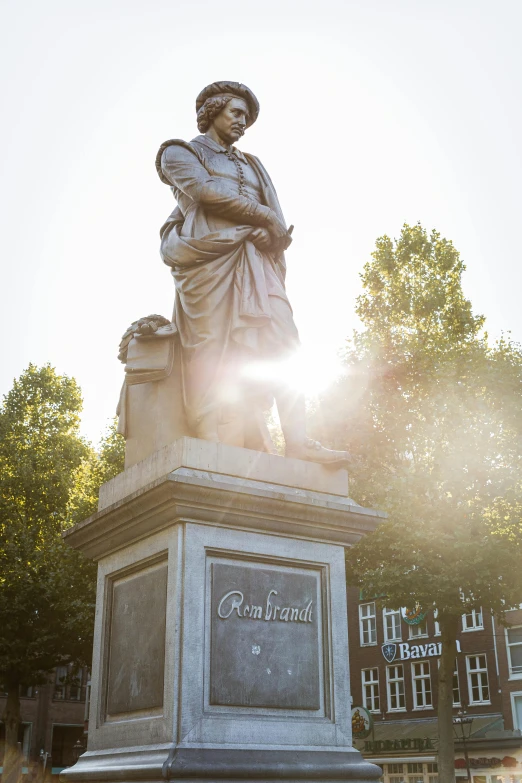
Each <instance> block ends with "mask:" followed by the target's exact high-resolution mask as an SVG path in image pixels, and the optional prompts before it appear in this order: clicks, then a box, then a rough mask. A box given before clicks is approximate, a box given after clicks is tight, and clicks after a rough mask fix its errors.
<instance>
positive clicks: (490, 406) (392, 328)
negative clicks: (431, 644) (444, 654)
mask: <svg viewBox="0 0 522 783" xmlns="http://www.w3.org/2000/svg"><path fill="white" fill-rule="evenodd" d="M372 258H373V260H372V261H369V262H368V263H367V264H366V265H365V267H364V272H363V275H362V280H363V284H364V292H363V294H362V295H361V296H360V297H359V299H358V303H357V312H358V315H359V317H360V318H361V321H362V323H363V326H364V330H363V331H360V332H358V333H356V334H355V335H354V339H353V340H352V341H351V342H350V344H349V346H348V349H347V352H346V366H347V367H346V369H347V375H346V377H345V378H344V379H343V380H342V381H341V382H339V383H338V384H337V386H336V387H335V388H334V389H333V390H331V391H330V393H329V394H328V395H327V396H326V397H325V399H323V400H322V406H321V410H322V412H323V413H322V421H321V422H320V426H321V428H322V430H323V432H324V431H325V430H326V435H327V437H328V439H329V441H330V442H331V443H332V444H333V445H335V446H336V447H338V448H348V449H349V450H350V451H351V452H352V454H353V455H354V465H353V469H352V471H351V474H352V475H351V480H352V484H351V486H352V494H353V496H354V497H355V499H356V500H357V501H358V502H360V503H362V504H363V505H368V506H376V507H378V508H382V509H385V510H386V511H388V513H389V521H388V522H386V523H384V524H382V525H381V526H380V528H379V529H378V530H377V531H376V532H375V533H374V534H372V535H370V536H367V537H366V538H365V539H363V540H362V541H361V542H360V543H359V544H358V545H357V546H356V547H354V548H353V549H352V550H350V551H349V553H348V555H347V562H348V574H349V576H348V578H349V580H350V582H351V583H352V584H358V585H360V586H362V587H364V589H365V591H366V593H367V594H383V593H384V594H386V596H387V598H386V604H387V605H388V606H390V607H396V608H398V607H400V606H404V605H412V604H414V603H415V602H417V601H418V602H420V603H421V604H422V606H423V607H425V608H428V607H429V606H432V605H435V606H437V607H438V609H439V612H440V613H443V614H445V615H448V616H453V615H460V614H462V613H463V612H464V611H469V609H471V608H473V607H477V606H479V605H482V606H484V607H489V608H491V610H492V611H494V612H495V613H496V614H497V615H498V616H500V617H501V618H502V615H503V609H504V607H505V606H509V605H512V604H515V603H517V604H518V603H519V602H520V596H521V595H522V569H520V566H519V564H520V559H521V555H522V522H521V519H522V514H521V512H522V483H521V476H522V472H521V467H522V464H521V462H522V460H521V453H522V450H521V445H522V418H521V416H520V410H521V403H522V351H521V348H520V346H519V345H517V344H515V343H513V342H511V341H510V340H509V339H508V338H506V337H503V338H502V339H501V340H499V341H497V342H496V343H495V344H493V345H489V343H488V339H487V335H485V334H483V333H482V327H483V324H484V318H483V317H482V316H475V315H474V314H473V312H472V308H471V304H470V302H469V301H468V300H467V299H466V298H465V296H464V294H463V291H462V287H461V276H462V272H463V271H464V268H465V267H464V265H463V263H462V261H461V259H460V257H459V254H458V252H457V251H456V250H455V248H454V247H453V245H452V244H451V242H449V241H447V240H445V239H442V238H441V237H440V235H439V234H438V233H437V232H435V231H434V232H432V234H431V236H428V235H427V233H426V231H425V230H424V229H423V228H422V227H421V226H420V225H417V226H413V227H410V226H407V225H405V226H404V227H403V231H402V234H401V236H400V238H399V240H398V241H396V242H395V243H394V242H392V241H391V240H390V239H389V238H388V237H382V238H380V239H379V240H378V241H377V247H376V250H375V252H374V253H373V256H372Z"/></svg>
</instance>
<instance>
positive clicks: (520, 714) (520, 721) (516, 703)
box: [511, 692, 522, 730]
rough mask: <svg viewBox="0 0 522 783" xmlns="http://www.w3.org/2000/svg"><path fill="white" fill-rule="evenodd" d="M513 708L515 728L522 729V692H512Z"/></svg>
mask: <svg viewBox="0 0 522 783" xmlns="http://www.w3.org/2000/svg"><path fill="white" fill-rule="evenodd" d="M511 710H512V712H513V728H514V729H519V730H520V729H522V692H519V693H512V694H511Z"/></svg>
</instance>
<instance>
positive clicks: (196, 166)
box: [157, 136, 299, 427]
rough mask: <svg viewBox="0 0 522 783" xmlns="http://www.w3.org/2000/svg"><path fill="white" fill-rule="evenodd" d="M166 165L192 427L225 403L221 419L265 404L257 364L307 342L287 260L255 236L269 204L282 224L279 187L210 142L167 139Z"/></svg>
mask: <svg viewBox="0 0 522 783" xmlns="http://www.w3.org/2000/svg"><path fill="white" fill-rule="evenodd" d="M234 155H235V156H236V158H237V161H239V162H240V164H241V169H242V171H243V173H244V184H243V186H242V193H243V194H244V195H240V192H239V188H238V166H237V163H236V162H234V159H233V156H234ZM157 165H158V173H159V174H160V177H161V179H162V180H163V181H164V182H168V183H169V184H170V185H171V186H172V191H173V193H174V196H175V198H176V200H177V202H178V207H177V208H176V209H175V210H174V212H173V213H172V215H171V216H170V217H169V219H168V220H167V222H166V223H165V225H164V226H163V228H162V231H161V234H162V240H161V255H162V258H163V260H164V262H165V263H166V264H168V265H169V266H170V267H171V269H172V274H173V277H174V281H175V285H176V298H175V305H174V316H173V321H174V322H175V324H176V327H177V330H178V333H179V339H180V343H181V357H182V382H183V397H184V404H185V411H186V416H187V419H188V422H189V423H190V425H191V426H193V427H194V426H197V424H198V422H199V421H200V420H201V417H202V416H204V415H205V414H207V413H209V412H210V411H212V410H214V409H215V408H216V407H218V408H219V410H220V416H221V419H222V420H223V417H224V418H225V419H226V416H227V411H229V412H230V411H234V410H237V408H238V407H243V408H245V406H246V407H250V408H252V409H254V408H255V409H257V410H259V409H262V408H266V407H267V406H269V405H270V397H271V391H272V389H270V387H267V388H266V394H260V384H259V380H256V382H255V391H251V390H250V389H249V383H248V377H249V367H250V368H251V366H252V363H255V362H259V361H261V362H263V361H265V360H277V359H280V358H283V357H285V356H287V355H289V354H290V353H291V352H293V351H295V350H296V348H297V347H298V345H299V338H298V333H297V329H296V327H295V324H294V321H293V316H292V309H291V306H290V303H289V301H288V297H287V295H286V291H285V284H284V277H285V266H284V258H283V255H282V254H274V253H272V252H270V251H261V250H259V249H257V248H256V247H255V246H254V244H253V243H252V241H251V240H250V237H251V235H252V232H253V231H255V230H256V229H255V226H256V225H262V216H263V213H265V214H266V211H267V209H266V208H267V207H268V208H270V209H271V210H273V211H274V212H276V214H277V215H278V216H279V217H280V219H281V220H282V219H283V216H282V213H281V208H280V206H279V203H278V200H277V196H276V192H275V189H274V187H273V185H272V183H271V181H270V178H269V176H268V174H267V172H266V171H265V169H264V167H263V166H262V164H261V163H260V162H259V161H258V160H257V158H255V157H253V156H252V155H246V154H243V153H241V152H240V151H239V150H237V149H235V148H232V150H231V151H230V152H229V153H228V154H227V151H226V150H225V149H224V148H222V147H220V146H219V144H217V143H216V142H214V141H213V140H212V139H210V138H208V137H207V136H198V137H196V138H195V139H193V140H192V141H191V142H190V143H186V142H183V141H179V140H172V141H169V142H166V143H165V144H164V145H162V147H161V148H160V151H159V153H158V158H157ZM253 388H254V387H253V386H252V389H253Z"/></svg>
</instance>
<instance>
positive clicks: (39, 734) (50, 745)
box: [0, 666, 88, 780]
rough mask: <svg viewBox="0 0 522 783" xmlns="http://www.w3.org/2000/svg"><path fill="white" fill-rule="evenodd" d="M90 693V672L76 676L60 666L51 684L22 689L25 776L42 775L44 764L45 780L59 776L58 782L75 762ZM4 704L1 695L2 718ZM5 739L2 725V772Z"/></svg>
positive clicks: (0, 731)
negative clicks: (62, 771) (66, 769)
mask: <svg viewBox="0 0 522 783" xmlns="http://www.w3.org/2000/svg"><path fill="white" fill-rule="evenodd" d="M87 693H88V672H87V670H86V669H84V670H81V671H80V672H79V673H77V674H76V676H74V677H73V676H72V672H71V670H70V669H69V668H68V667H66V666H60V667H58V668H57V669H56V670H55V672H54V675H53V676H52V677H51V678H50V682H49V683H48V684H46V685H39V686H37V687H29V688H22V689H21V692H20V696H21V698H20V709H21V717H22V726H21V730H20V735H19V741H20V745H21V749H22V754H23V762H22V763H23V767H22V771H23V772H24V773H26V774H28V773H31V774H30V777H33V773H34V775H36V773H37V772H40V773H42V772H43V768H44V765H45V772H46V777H49V776H50V775H51V776H56V777H55V779H56V780H57V779H58V778H57V776H58V774H59V773H60V772H61V770H62V769H63V768H64V767H67V766H70V765H71V764H73V763H74V762H75V760H76V755H77V753H78V750H79V747H78V745H77V743H78V741H80V742H81V743H82V745H83V746H85V727H86V725H85V720H86V696H87ZM5 702H6V696H5V694H3V693H0V716H1V715H3V713H4V709H5ZM4 738H5V728H4V725H3V724H2V723H0V772H1V763H2V759H3V754H4V747H3V746H4ZM75 745H77V746H76V748H75V747H74V746H75Z"/></svg>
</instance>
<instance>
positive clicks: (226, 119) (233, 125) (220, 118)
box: [212, 98, 248, 144]
mask: <svg viewBox="0 0 522 783" xmlns="http://www.w3.org/2000/svg"><path fill="white" fill-rule="evenodd" d="M247 119H248V106H247V103H246V101H244V100H243V98H232V99H231V100H230V101H229V102H228V103H227V105H226V106H225V108H224V109H221V111H220V112H219V114H217V115H216V116H215V117H214V120H213V122H212V127H213V128H214V130H215V131H216V133H217V134H218V136H220V137H221V138H222V139H223V141H225V142H226V143H227V144H234V143H235V142H236V141H237V140H238V139H240V138H241V136H242V135H243V133H244V132H245V128H246V125H247Z"/></svg>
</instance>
